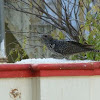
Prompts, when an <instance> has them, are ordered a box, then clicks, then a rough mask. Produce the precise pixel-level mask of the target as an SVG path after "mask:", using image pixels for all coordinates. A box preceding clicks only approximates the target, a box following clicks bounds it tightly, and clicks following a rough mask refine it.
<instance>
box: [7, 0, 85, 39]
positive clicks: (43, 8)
mask: <svg viewBox="0 0 100 100" xmlns="http://www.w3.org/2000/svg"><path fill="white" fill-rule="evenodd" d="M48 1H49V0H28V1H27V2H26V1H25V0H16V4H17V6H15V5H13V3H11V0H6V7H8V8H10V9H13V10H16V11H19V12H23V13H25V14H30V15H33V16H36V17H38V18H39V19H41V20H43V21H45V22H47V23H49V24H50V25H52V26H54V27H56V28H58V29H59V30H61V31H63V32H64V33H65V34H66V35H67V36H68V37H70V39H71V40H74V41H79V35H82V34H80V33H82V32H81V28H80V24H81V23H83V22H82V21H80V20H79V16H78V14H79V11H80V10H83V9H82V7H81V6H80V2H79V1H78V0H74V1H73V0H50V2H51V3H52V5H53V6H52V7H51V6H50V5H49V3H48ZM18 2H21V3H23V5H26V6H27V7H28V8H30V11H29V10H27V9H22V7H21V6H20V5H19V4H18ZM32 9H33V10H34V11H33V12H32ZM83 12H84V11H83ZM73 16H74V17H73ZM73 22H74V23H76V24H75V25H76V26H77V27H75V26H73Z"/></svg>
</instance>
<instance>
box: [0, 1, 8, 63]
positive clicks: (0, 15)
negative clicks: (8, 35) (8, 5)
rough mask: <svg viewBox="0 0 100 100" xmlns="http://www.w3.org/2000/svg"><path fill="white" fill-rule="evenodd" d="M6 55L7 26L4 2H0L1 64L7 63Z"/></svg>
mask: <svg viewBox="0 0 100 100" xmlns="http://www.w3.org/2000/svg"><path fill="white" fill-rule="evenodd" d="M6 60H7V59H6V53H5V25H4V0H0V62H6Z"/></svg>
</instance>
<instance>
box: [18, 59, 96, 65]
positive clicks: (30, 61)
mask: <svg viewBox="0 0 100 100" xmlns="http://www.w3.org/2000/svg"><path fill="white" fill-rule="evenodd" d="M88 62H94V61H92V60H66V59H54V58H43V59H42V58H38V59H23V60H21V61H17V62H16V64H51V63H53V64H58V63H88Z"/></svg>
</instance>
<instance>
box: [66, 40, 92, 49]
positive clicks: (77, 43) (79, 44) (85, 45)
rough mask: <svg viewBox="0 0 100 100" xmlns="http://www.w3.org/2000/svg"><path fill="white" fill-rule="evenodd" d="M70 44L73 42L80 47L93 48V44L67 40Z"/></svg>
mask: <svg viewBox="0 0 100 100" xmlns="http://www.w3.org/2000/svg"><path fill="white" fill-rule="evenodd" d="M67 42H69V43H71V44H74V45H77V46H80V47H85V48H93V45H88V44H81V43H79V42H75V41H67Z"/></svg>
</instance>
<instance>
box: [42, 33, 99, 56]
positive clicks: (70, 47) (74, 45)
mask: <svg viewBox="0 0 100 100" xmlns="http://www.w3.org/2000/svg"><path fill="white" fill-rule="evenodd" d="M41 39H42V42H43V43H44V44H45V45H46V46H47V48H48V49H49V50H50V51H52V52H55V53H58V54H61V55H63V56H66V55H73V54H77V53H81V52H100V50H95V49H94V48H93V45H88V44H81V43H79V42H75V41H66V40H57V39H54V38H52V36H50V35H42V36H41Z"/></svg>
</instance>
